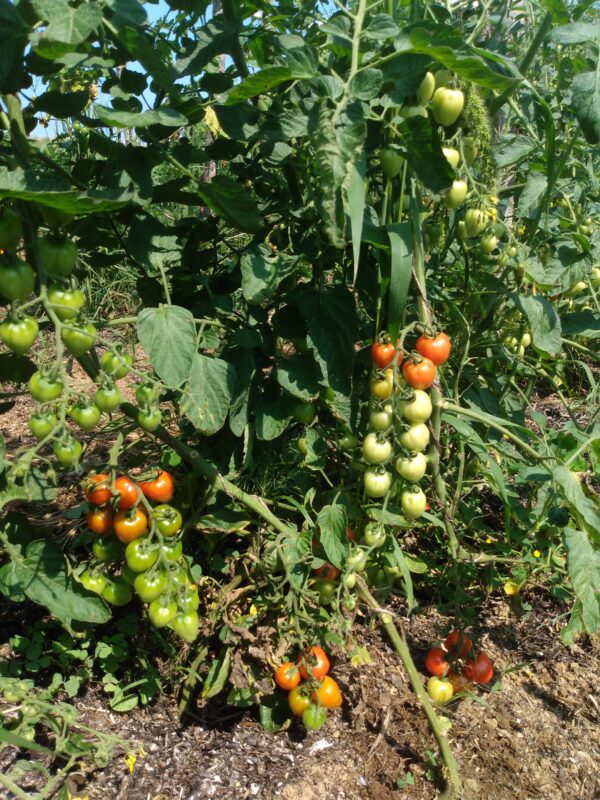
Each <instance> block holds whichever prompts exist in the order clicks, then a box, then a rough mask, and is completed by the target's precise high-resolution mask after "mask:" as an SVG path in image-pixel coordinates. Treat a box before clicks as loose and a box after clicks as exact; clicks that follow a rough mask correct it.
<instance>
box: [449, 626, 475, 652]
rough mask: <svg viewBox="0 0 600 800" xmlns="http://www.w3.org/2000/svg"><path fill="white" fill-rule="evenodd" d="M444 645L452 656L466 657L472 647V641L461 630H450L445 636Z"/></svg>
mask: <svg viewBox="0 0 600 800" xmlns="http://www.w3.org/2000/svg"><path fill="white" fill-rule="evenodd" d="M444 647H445V648H446V650H447V651H448V654H449V655H450V656H451V657H452V658H466V657H467V654H468V653H470V652H471V650H472V649H473V642H472V641H471V640H470V639H469V637H468V636H466V634H464V633H463V632H462V631H451V632H450V633H449V634H448V636H447V637H446V641H445V642H444Z"/></svg>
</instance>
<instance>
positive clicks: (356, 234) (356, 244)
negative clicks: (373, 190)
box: [348, 150, 368, 283]
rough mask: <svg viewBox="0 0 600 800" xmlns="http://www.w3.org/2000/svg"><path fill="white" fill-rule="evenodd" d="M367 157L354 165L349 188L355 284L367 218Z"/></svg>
mask: <svg viewBox="0 0 600 800" xmlns="http://www.w3.org/2000/svg"><path fill="white" fill-rule="evenodd" d="M366 172H367V155H366V153H365V152H364V150H363V152H362V153H361V154H360V157H359V158H358V159H357V161H356V162H355V163H354V164H353V165H352V175H351V178H350V185H349V187H348V210H349V213H350V230H351V231H352V256H353V258H354V283H356V276H357V274H358V262H359V259H360V245H361V241H362V228H363V222H364V218H365V205H366V194H367V186H368V182H367V179H366Z"/></svg>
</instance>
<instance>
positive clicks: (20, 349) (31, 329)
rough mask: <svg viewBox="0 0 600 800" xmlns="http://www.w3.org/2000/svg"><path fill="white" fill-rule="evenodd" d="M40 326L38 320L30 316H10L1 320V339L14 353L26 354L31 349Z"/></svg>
mask: <svg viewBox="0 0 600 800" xmlns="http://www.w3.org/2000/svg"><path fill="white" fill-rule="evenodd" d="M38 332H39V327H38V324H37V322H36V320H35V319H34V318H33V317H30V316H27V315H25V316H20V317H14V318H13V317H8V318H7V319H5V320H4V321H3V322H0V339H2V341H3V342H4V344H5V345H6V346H7V347H8V349H9V350H12V352H13V353H18V354H19V355H24V354H25V353H27V352H28V350H30V349H31V347H32V346H33V344H34V342H35V340H36V339H37V335H38Z"/></svg>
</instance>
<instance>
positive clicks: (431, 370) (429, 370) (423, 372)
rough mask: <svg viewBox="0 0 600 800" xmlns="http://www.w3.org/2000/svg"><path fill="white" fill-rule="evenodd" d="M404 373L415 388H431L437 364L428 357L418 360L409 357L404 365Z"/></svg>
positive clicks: (407, 380) (410, 384)
mask: <svg viewBox="0 0 600 800" xmlns="http://www.w3.org/2000/svg"><path fill="white" fill-rule="evenodd" d="M402 374H403V376H404V379H405V381H406V382H407V383H408V384H409V386H412V387H413V389H429V387H430V386H431V384H432V383H433V382H434V380H435V364H434V363H433V362H432V361H430V360H429V359H428V358H421V360H420V361H418V362H415V361H411V360H410V359H407V360H406V361H405V362H404V364H403V365H402Z"/></svg>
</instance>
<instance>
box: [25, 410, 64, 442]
mask: <svg viewBox="0 0 600 800" xmlns="http://www.w3.org/2000/svg"><path fill="white" fill-rule="evenodd" d="M27 424H28V425H29V430H30V431H31V433H32V434H33V435H34V437H35V438H36V439H37V440H38V442H41V441H42V439H45V438H46V437H47V436H49V435H50V434H51V433H52V431H53V430H55V428H57V427H58V417H57V416H56V414H54V413H52V412H51V411H48V412H44V411H41V410H38V411H34V412H33V414H32V415H31V416H30V417H29V421H28V423H27Z"/></svg>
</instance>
